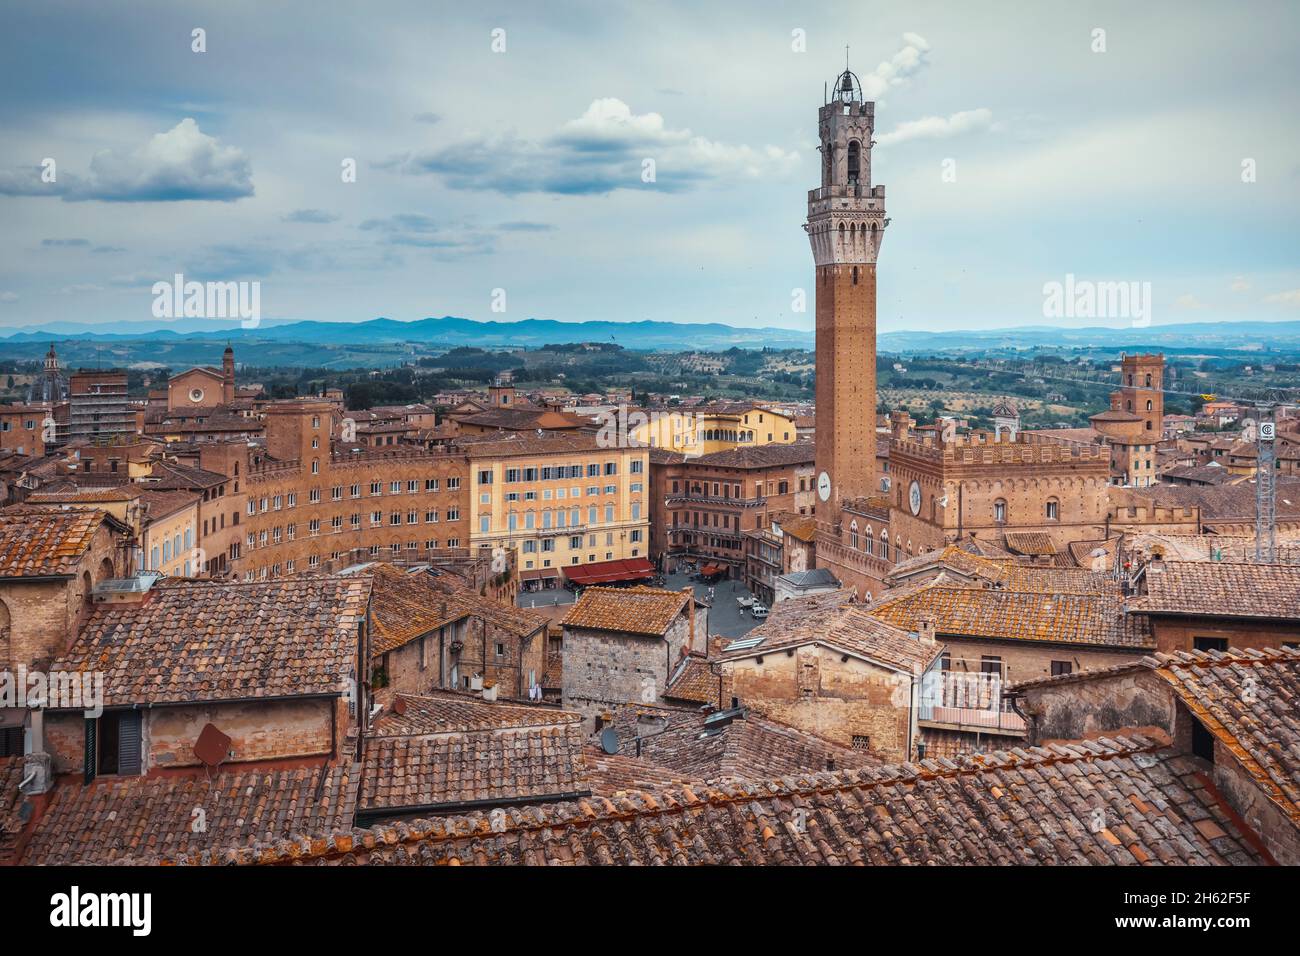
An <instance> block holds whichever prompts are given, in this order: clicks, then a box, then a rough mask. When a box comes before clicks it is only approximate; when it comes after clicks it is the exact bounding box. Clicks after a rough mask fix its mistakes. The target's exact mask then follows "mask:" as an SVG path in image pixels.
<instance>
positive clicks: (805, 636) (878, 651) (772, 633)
mask: <svg viewBox="0 0 1300 956" xmlns="http://www.w3.org/2000/svg"><path fill="white" fill-rule="evenodd" d="M852 594H853V592H852V590H851V589H850V590H841V591H829V592H826V593H823V594H815V595H812V596H809V597H799V598H791V599H789V600H787V601H779V602H777V604H776V605H775V607H773V609H772V614H771V617H769V618H768V619H767V620H766V621H765V622H764V623H762V624H760V625H759V626H758V627H756V628H754V629H753V630H752V631H750V632H749V633H747V634H746V635H745V636H744V637H743V638H741V639H739V640H737V641H732V642H730V643H729V644H728V645H727V646H726V648H724V650H723V653H722V656H721V660H723V661H727V660H735V659H737V658H740V657H751V656H753V655H756V654H770V653H772V652H773V651H777V650H784V649H788V648H792V647H798V646H800V645H803V644H823V645H826V646H829V647H834V648H837V649H839V650H842V651H847V652H849V653H851V654H855V655H857V656H860V657H865V658H867V659H868V660H871V661H874V662H876V663H878V664H883V665H885V666H886V667H891V668H894V669H896V670H901V671H904V672H906V673H909V674H921V673H924V672H925V670H926V669H928V668H929V666H930V665H931V664H932V663H933V662H934V660H935V658H937V657H938V656H939V655H940V654H941V653H942V652H943V648H942V646H940V645H939V644H938V643H931V644H927V643H924V642H923V641H921V640H920V638H918V637H916V636H915V634H914V633H911V632H910V631H915V629H916V628H915V625H913V626H912V627H911V629H910V631H909V629H906V628H902V627H898V626H895V625H894V624H893V623H892V622H889V621H886V620H884V619H882V618H880V617H879V616H877V615H876V614H874V613H873V612H872V611H871V610H870V609H868V608H867V606H865V605H862V604H853V603H851V602H850V599H851V597H852Z"/></svg>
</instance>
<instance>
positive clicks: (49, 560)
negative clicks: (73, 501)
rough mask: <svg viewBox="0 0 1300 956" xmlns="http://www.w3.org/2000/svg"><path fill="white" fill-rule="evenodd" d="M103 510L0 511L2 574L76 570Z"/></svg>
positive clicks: (36, 574) (31, 575) (18, 575)
mask: <svg viewBox="0 0 1300 956" xmlns="http://www.w3.org/2000/svg"><path fill="white" fill-rule="evenodd" d="M107 518H108V515H107V514H105V513H104V512H102V511H89V510H80V509H77V510H68V511H54V510H43V509H37V508H6V509H5V510H4V511H0V578H35V577H46V576H57V575H67V574H72V573H73V570H74V569H75V568H76V566H77V562H78V561H80V560H81V557H82V555H84V554H85V553H86V550H87V549H88V548H89V547H90V543H91V541H92V540H93V539H94V537H95V532H96V531H98V530H99V527H100V525H101V524H103V523H104V521H105V520H106V519H107Z"/></svg>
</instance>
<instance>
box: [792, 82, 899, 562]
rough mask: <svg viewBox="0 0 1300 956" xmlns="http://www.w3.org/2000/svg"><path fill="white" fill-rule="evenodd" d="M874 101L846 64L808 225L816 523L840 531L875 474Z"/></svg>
mask: <svg viewBox="0 0 1300 956" xmlns="http://www.w3.org/2000/svg"><path fill="white" fill-rule="evenodd" d="M875 113H876V104H875V103H868V102H865V101H864V100H863V98H862V85H861V83H859V82H858V78H857V76H856V75H855V74H853V73H852V72H851V71H849V70H848V69H847V66H846V68H845V70H844V72H843V73H841V74H840V75H839V76H838V77H837V78H836V80H835V85H834V87H833V92H832V94H831V96H830V97H829V99H828V101H827V102H826V104H825V105H824V106H822V108H821V109H820V110H819V111H818V114H817V115H818V132H819V136H820V139H821V146H820V147H819V149H820V151H821V170H822V181H821V186H820V187H819V188H817V189H814V190H811V191H810V192H809V193H808V222H807V224H806V225H805V226H804V229H805V231H806V232H807V233H808V241H809V242H810V243H811V245H812V253H813V262H814V263H815V265H816V302H817V475H816V481H817V525H818V530H819V531H820V532H821V533H822V534H823V535H827V536H833V537H834V538H835V539H838V537H839V522H840V509H841V507H842V503H843V502H844V501H846V500H850V499H853V498H857V497H862V496H866V495H872V494H879V493H880V485H879V483H878V482H877V479H876V474H875V470H876V256H877V255H878V254H879V252H880V240H881V238H882V237H883V235H884V231H885V227H886V226H887V225H889V220H888V219H886V218H885V187H884V186H872V185H871V147H872V146H873V145H874V141H873V140H872V138H871V134H872V131H873V130H874V129H875Z"/></svg>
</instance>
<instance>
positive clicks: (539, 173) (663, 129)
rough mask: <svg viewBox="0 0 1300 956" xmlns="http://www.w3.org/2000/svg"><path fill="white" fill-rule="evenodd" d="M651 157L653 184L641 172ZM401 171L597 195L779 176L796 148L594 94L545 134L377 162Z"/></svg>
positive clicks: (507, 188) (463, 182)
mask: <svg viewBox="0 0 1300 956" xmlns="http://www.w3.org/2000/svg"><path fill="white" fill-rule="evenodd" d="M646 160H653V161H654V169H655V177H654V180H653V181H652V182H646V181H645V180H644V179H643V178H642V172H643V169H644V168H645V163H646ZM378 165H379V167H380V168H383V169H395V170H397V171H399V172H403V173H412V174H430V173H432V174H436V175H440V176H442V177H443V179H444V180H445V181H446V183H447V185H448V186H450V187H451V188H452V189H467V190H481V189H488V190H495V191H497V192H502V193H506V194H508V195H513V194H517V193H530V192H542V193H558V194H561V195H598V194H603V193H610V192H613V191H614V190H617V189H638V190H654V189H659V190H662V191H664V192H677V191H681V190H686V189H691V188H694V187H695V186H698V185H700V184H702V183H704V182H714V181H727V180H732V179H737V178H746V179H759V178H766V177H777V176H784V175H786V174H788V173H791V172H793V171H794V170H795V169H796V168H798V165H799V155H798V153H796V152H793V151H788V150H784V149H781V148H780V147H777V146H746V145H743V144H739V145H732V144H728V143H720V142H716V141H714V140H710V139H706V138H705V137H703V136H695V135H693V134H692V133H691V131H690V130H689V129H672V128H670V127H669V126H668V124H667V123H666V122H665V121H664V118H663V116H661V115H660V114H658V113H634V112H632V108H631V107H630V106H628V104H626V103H624V102H623V101H622V100H620V99H617V98H614V97H605V98H602V99H598V100H593V101H592V103H591V105H590V106H588V107H587V109H586V110H585V111H584V112H583V114H582V115H581V116H579V117H578V118H577V119H572V120H569V121H568V122H566V123H564V124H563V125H562V126H561V127H560V128H559V130H558V131H557V132H556V133H555V134H554V135H552V136H550V137H548V138H545V139H542V140H536V141H534V140H524V139H520V138H519V137H517V136H515V135H513V134H502V135H499V136H496V137H492V138H485V137H481V136H480V137H472V138H470V139H466V140H462V141H461V142H458V143H453V144H452V145H450V146H446V147H443V148H441V149H437V150H432V151H428V152H423V153H411V154H407V155H405V156H397V157H393V158H391V159H389V160H387V161H385V162H383V163H380V164H378Z"/></svg>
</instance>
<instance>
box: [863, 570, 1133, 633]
mask: <svg viewBox="0 0 1300 956" xmlns="http://www.w3.org/2000/svg"><path fill="white" fill-rule="evenodd" d="M870 613H871V614H872V615H874V616H876V617H878V618H880V619H881V620H884V621H888V622H889V623H891V624H894V625H895V626H897V627H901V628H905V629H907V630H915V629H916V627H917V626H918V622H919V621H920V619H921V617H922V616H929V617H931V618H932V619H933V620H934V625H935V633H936V634H937V635H938V636H939V637H940V638H943V637H944V636H951V637H984V638H996V639H1002V640H1025V641H1046V642H1051V643H1056V644H1092V645H1098V646H1109V647H1126V648H1153V647H1154V646H1155V643H1154V640H1153V638H1152V636H1151V632H1150V626H1149V624H1148V622H1147V620H1146V617H1145V615H1141V614H1125V613H1124V606H1123V602H1122V599H1121V597H1120V596H1119V595H1118V594H1110V595H1099V594H1062V593H1052V592H1039V593H1033V592H1016V591H1001V590H989V589H986V588H976V587H952V586H949V585H947V584H945V583H944V582H931V583H928V584H923V585H921V586H919V587H916V588H913V589H910V590H909V591H908V593H906V594H904V595H901V596H891V594H890V592H888V591H886V592H885V593H884V594H883V595H882V596H881V599H880V600H879V601H878V602H877V603H876V604H874V605H872V606H871V611H870Z"/></svg>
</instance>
